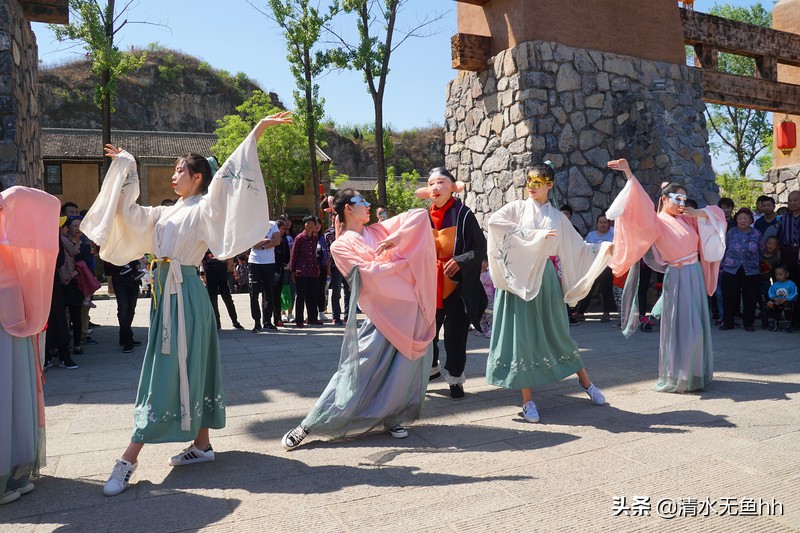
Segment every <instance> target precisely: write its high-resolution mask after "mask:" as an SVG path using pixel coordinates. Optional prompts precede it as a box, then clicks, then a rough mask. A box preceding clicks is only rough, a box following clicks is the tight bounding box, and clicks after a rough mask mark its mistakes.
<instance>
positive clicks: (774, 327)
mask: <svg viewBox="0 0 800 533" xmlns="http://www.w3.org/2000/svg"><path fill="white" fill-rule="evenodd" d="M767 329H769V330H770V331H778V323H777V322H775V321H774V320H770V321H769V327H768V328H767Z"/></svg>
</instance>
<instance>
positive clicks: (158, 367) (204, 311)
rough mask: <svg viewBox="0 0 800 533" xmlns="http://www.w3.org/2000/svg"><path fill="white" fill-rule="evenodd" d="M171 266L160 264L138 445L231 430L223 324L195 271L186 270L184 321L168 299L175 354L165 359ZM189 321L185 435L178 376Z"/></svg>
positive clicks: (138, 412)
mask: <svg viewBox="0 0 800 533" xmlns="http://www.w3.org/2000/svg"><path fill="white" fill-rule="evenodd" d="M170 267H171V265H170V264H169V263H160V264H159V266H158V270H157V272H156V273H155V274H156V280H155V283H154V284H153V294H154V296H155V298H156V302H157V305H155V306H154V305H153V304H151V306H150V329H149V332H148V336H147V349H146V351H145V355H144V362H143V364H142V374H141V376H140V377H139V390H138V392H137V393H136V407H135V408H134V415H133V419H134V429H133V436H132V437H131V441H132V442H143V443H159V442H183V441H187V440H192V439H194V438H195V436H196V435H197V432H198V430H199V429H200V428H211V429H220V428H223V427H225V393H224V392H223V390H222V368H221V366H220V354H219V338H218V337H217V320H216V318H215V317H214V311H213V309H212V308H211V301H210V300H209V298H208V292H207V291H206V288H205V287H204V286H203V283H202V281H200V278H198V277H197V270H196V269H195V267H193V266H182V267H181V269H182V274H183V283H182V284H181V291H182V293H183V308H184V311H185V315H186V316H185V317H181V316H180V315H178V296H177V294H173V295H171V296H170V298H169V299H168V305H170V306H171V308H172V331H171V333H170V350H169V352H170V353H169V354H168V355H165V354H162V353H161V346H162V343H161V340H162V337H161V329H162V327H163V326H162V319H163V313H162V311H163V308H164V305H166V304H167V302H165V301H164V297H163V293H162V291H163V287H164V285H165V284H166V274H167V272H168V269H169V268H170ZM184 318H185V320H186V345H187V353H188V357H187V361H186V366H187V373H188V376H189V403H190V405H189V409H190V411H191V413H190V414H191V428H190V429H189V430H188V431H182V430H181V412H182V406H181V398H180V378H179V372H178V322H179V321H180V320H183V319H184Z"/></svg>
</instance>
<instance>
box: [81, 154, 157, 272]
mask: <svg viewBox="0 0 800 533" xmlns="http://www.w3.org/2000/svg"><path fill="white" fill-rule="evenodd" d="M138 197H139V175H138V174H137V172H136V160H135V159H134V158H133V156H132V155H131V154H129V153H128V152H126V151H122V152H121V153H120V154H119V155H117V156H116V157H115V158H114V161H113V162H112V163H111V167H110V168H109V169H108V173H107V174H106V177H105V179H104V180H103V185H102V187H100V194H98V195H97V199H96V200H95V201H94V204H92V207H91V208H89V211H88V212H87V213H86V216H85V217H84V218H83V221H81V231H82V232H83V233H84V234H86V236H87V237H89V239H90V240H91V241H92V242H94V243H95V244H96V245H97V246H99V247H100V257H101V258H102V259H104V260H105V261H108V262H109V263H112V264H115V265H124V264H126V263H129V262H131V261H133V260H134V259H139V258H140V257H142V256H143V255H144V254H145V253H147V252H152V251H153V231H154V230H155V225H156V222H157V221H158V218H159V216H160V214H161V211H162V209H163V208H162V207H143V206H141V205H139V204H137V203H136V199H137V198H138Z"/></svg>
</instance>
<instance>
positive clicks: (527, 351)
mask: <svg viewBox="0 0 800 533" xmlns="http://www.w3.org/2000/svg"><path fill="white" fill-rule="evenodd" d="M493 316H494V322H493V324H492V339H491V341H490V342H489V358H488V360H487V362H486V382H487V383H489V384H491V385H496V386H498V387H503V388H505V389H522V388H536V387H540V386H542V385H546V384H548V383H554V382H556V381H559V380H561V379H564V378H565V377H567V376H570V375H572V374H574V373H576V372H577V371H578V370H580V369H581V368H583V360H582V359H581V356H580V353H579V351H578V346H577V345H576V344H575V341H574V340H572V337H570V333H569V319H568V317H567V309H566V306H565V304H564V292H563V291H562V289H561V283H560V282H559V280H558V276H556V271H555V268H553V264H552V263H551V262H550V261H548V262H547V265H546V266H545V269H544V274H543V275H542V288H541V290H540V291H539V294H538V295H536V297H535V298H534V299H533V300H531V301H530V302H526V301H525V300H523V299H522V298H520V297H518V296H516V295H515V294H512V293H510V292H508V291H505V290H498V291H497V294H496V295H495V299H494V314H493Z"/></svg>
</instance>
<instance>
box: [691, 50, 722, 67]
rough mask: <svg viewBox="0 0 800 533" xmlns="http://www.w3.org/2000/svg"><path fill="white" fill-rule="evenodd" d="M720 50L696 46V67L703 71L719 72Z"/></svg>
mask: <svg viewBox="0 0 800 533" xmlns="http://www.w3.org/2000/svg"><path fill="white" fill-rule="evenodd" d="M718 62H719V50H717V49H716V48H714V47H713V46H710V45H707V44H696V45H694V66H696V67H698V68H702V69H703V70H717V64H718Z"/></svg>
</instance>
